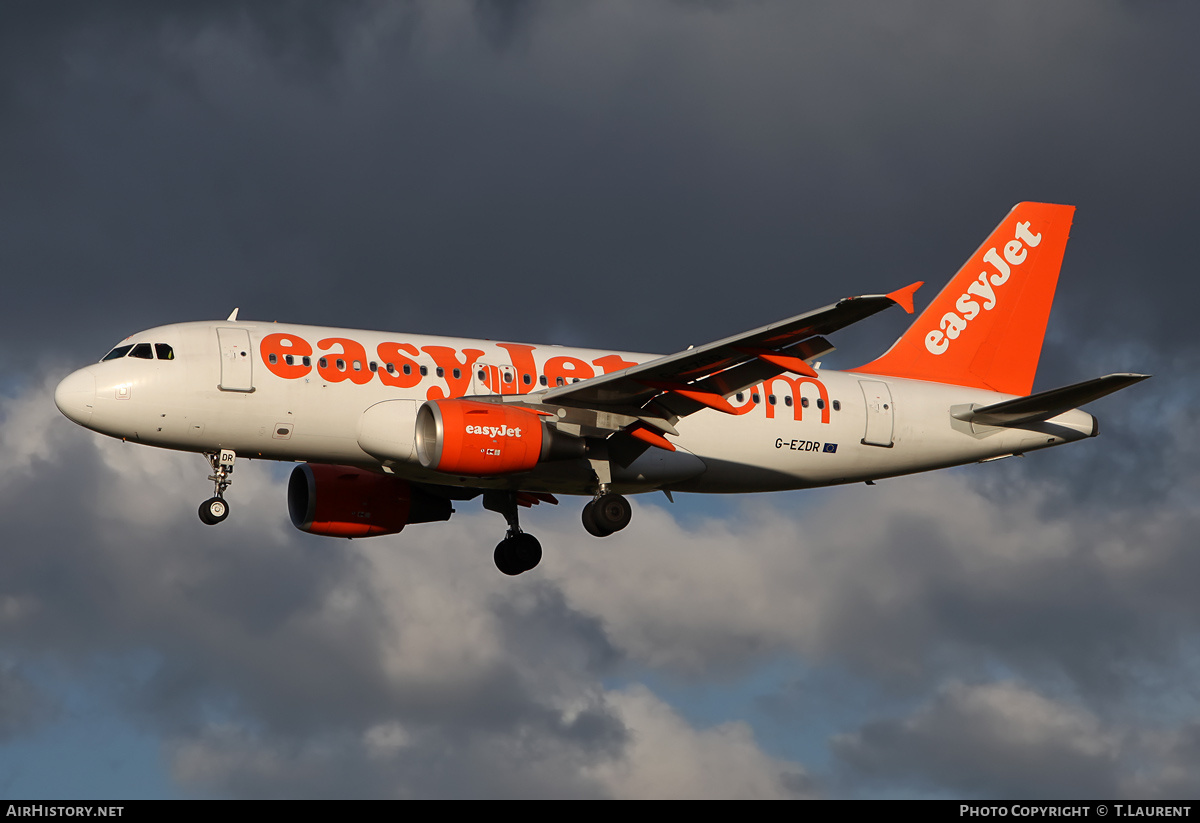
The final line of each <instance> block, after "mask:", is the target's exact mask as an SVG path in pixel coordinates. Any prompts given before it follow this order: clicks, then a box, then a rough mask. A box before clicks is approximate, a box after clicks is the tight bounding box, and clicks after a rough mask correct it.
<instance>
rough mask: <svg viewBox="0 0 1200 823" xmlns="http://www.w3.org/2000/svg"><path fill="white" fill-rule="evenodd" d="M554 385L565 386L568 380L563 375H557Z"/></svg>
mask: <svg viewBox="0 0 1200 823" xmlns="http://www.w3.org/2000/svg"><path fill="white" fill-rule="evenodd" d="M554 385H556V386H565V385H566V382H565V381H564V380H563V379H562V378H561V377H556V378H554Z"/></svg>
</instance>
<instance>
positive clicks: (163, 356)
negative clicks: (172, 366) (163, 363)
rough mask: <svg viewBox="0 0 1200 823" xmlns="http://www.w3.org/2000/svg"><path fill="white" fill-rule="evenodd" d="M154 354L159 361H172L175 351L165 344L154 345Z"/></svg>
mask: <svg viewBox="0 0 1200 823" xmlns="http://www.w3.org/2000/svg"><path fill="white" fill-rule="evenodd" d="M154 353H155V354H157V355H158V359H159V360H174V359H175V351H174V349H172V348H171V347H170V346H168V345H167V344H166V343H155V344H154Z"/></svg>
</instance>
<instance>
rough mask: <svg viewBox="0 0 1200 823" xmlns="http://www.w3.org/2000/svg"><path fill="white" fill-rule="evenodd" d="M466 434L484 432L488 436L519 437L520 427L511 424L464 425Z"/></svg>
mask: <svg viewBox="0 0 1200 823" xmlns="http://www.w3.org/2000/svg"><path fill="white" fill-rule="evenodd" d="M463 431H465V432H466V433H467V434H486V435H487V436H488V437H520V436H521V429H520V428H519V427H518V428H515V429H514V428H513V427H512V426H466V427H465V428H464V429H463Z"/></svg>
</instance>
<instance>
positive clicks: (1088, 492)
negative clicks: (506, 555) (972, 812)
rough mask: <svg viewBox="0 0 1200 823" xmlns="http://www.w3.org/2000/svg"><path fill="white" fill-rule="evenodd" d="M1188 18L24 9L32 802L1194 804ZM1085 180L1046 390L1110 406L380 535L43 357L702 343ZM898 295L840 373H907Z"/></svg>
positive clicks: (8, 273) (11, 581)
mask: <svg viewBox="0 0 1200 823" xmlns="http://www.w3.org/2000/svg"><path fill="white" fill-rule="evenodd" d="M1197 30H1200V9H1198V8H1197V6H1196V5H1195V4H1190V3H1183V2H1158V3H1119V2H1107V3H1105V2H1066V1H1064V2H1057V3H1043V2H1006V3H992V4H957V3H933V2H917V1H916V0H912V1H911V2H895V1H894V0H887V1H886V2H873V3H861V2H860V3H833V2H829V3H803V4H802V3H791V2H767V1H766V0H764V1H763V2H745V3H732V2H720V1H719V0H712V1H711V2H666V1H665V0H664V1H663V2H632V1H631V2H578V3H552V2H547V1H545V0H543V1H542V2H538V0H522V1H521V2H517V1H516V0H514V1H513V2H484V0H476V2H466V0H463V1H462V2H439V3H432V2H429V3H421V2H412V3H402V2H362V3H338V4H328V3H323V2H311V3H309V2H296V3H288V4H271V5H265V4H257V3H255V4H251V3H243V2H236V0H225V1H224V2H212V3H207V4H203V5H201V4H193V3H187V4H183V3H180V4H174V3H164V2H133V1H132V0H128V1H127V2H114V3H107V4H95V3H90V2H78V3H68V2H63V3H54V4H49V3H40V2H19V1H16V0H14V2H7V3H4V4H3V5H0V283H2V284H3V294H4V301H3V305H4V308H5V310H6V311H5V320H4V323H3V325H2V326H0V341H2V343H3V348H4V351H5V352H6V353H7V356H6V357H4V358H3V360H2V361H0V427H2V428H0V454H4V455H5V457H6V467H5V471H4V472H3V473H2V474H0V517H2V518H3V522H4V524H5V525H4V534H3V537H2V538H0V546H2V547H3V549H2V555H0V556H2V561H3V562H2V566H0V569H2V571H0V796H5V797H14V796H25V797H28V796H43V797H57V798H68V797H110V796H111V797H297V796H322V797H343V796H357V797H363V796H380V797H430V796H433V797H481V796H484V797H622V798H624V797H672V796H715V797H859V798H867V797H963V798H967V797H1009V796H1011V797H1108V798H1116V797H1143V798H1150V797H1184V796H1188V797H1194V796H1196V795H1197V794H1198V793H1200V777H1198V776H1197V775H1198V774H1200V773H1198V771H1197V769H1196V763H1197V761H1198V760H1200V701H1198V699H1197V694H1196V691H1195V683H1196V682H1197V676H1198V675H1200V665H1198V663H1200V599H1198V598H1197V597H1196V596H1195V594H1194V590H1195V586H1196V581H1197V580H1200V552H1198V551H1197V546H1196V542H1195V540H1196V539H1195V535H1196V534H1198V533H1200V502H1198V495H1197V493H1198V492H1200V483H1198V482H1197V473H1196V470H1195V466H1196V465H1197V462H1198V461H1200V447H1198V446H1197V444H1196V442H1195V441H1194V440H1193V439H1192V437H1191V433H1192V430H1193V429H1194V428H1195V427H1196V424H1197V419H1198V416H1197V412H1196V406H1197V401H1198V400H1200V397H1198V394H1200V392H1198V391H1197V383H1196V380H1195V378H1194V377H1193V375H1194V374H1195V373H1196V371H1197V368H1198V366H1200V338H1198V336H1197V334H1196V331H1195V329H1196V324H1195V321H1194V319H1193V317H1192V314H1193V312H1194V311H1195V306H1196V305H1197V304H1198V303H1200V277H1197V276H1196V275H1197V266H1198V263H1197V253H1196V250H1195V242H1194V239H1193V234H1194V231H1195V226H1196V225H1197V223H1198V222H1200V200H1198V198H1197V195H1196V192H1197V191H1198V190H1200V162H1198V161H1197V158H1196V146H1197V145H1200V139H1198V138H1200V134H1198V130H1197V123H1198V120H1200V105H1198V104H1200V60H1198V59H1197V57H1196V56H1195V48H1194V35H1195V32H1196V31H1197ZM1021 200H1042V201H1048V202H1061V203H1070V204H1074V205H1076V206H1077V207H1078V211H1077V213H1076V216H1075V225H1074V228H1073V231H1072V238H1071V243H1070V245H1069V247H1068V250H1067V256H1066V261H1065V264H1064V268H1063V275H1062V280H1061V282H1060V286H1059V290H1058V300H1057V303H1056V306H1055V310H1054V313H1053V315H1052V317H1051V322H1050V330H1049V334H1048V337H1047V343H1046V348H1045V351H1044V354H1043V358H1042V365H1041V369H1040V371H1039V375H1038V381H1037V384H1036V388H1038V389H1045V388H1051V387H1054V386H1057V385H1062V384H1065V383H1070V382H1075V381H1077V380H1082V379H1086V378H1089V377H1093V376H1097V375H1100V374H1104V373H1109V372H1118V371H1140V372H1149V373H1153V374H1155V378H1154V379H1153V380H1151V381H1149V382H1147V383H1144V384H1140V385H1138V386H1137V387H1135V388H1132V389H1129V390H1128V391H1126V392H1123V393H1121V394H1119V395H1115V396H1113V397H1110V398H1107V399H1104V400H1102V401H1099V402H1098V403H1096V404H1095V405H1094V406H1093V407H1091V410H1092V411H1093V412H1095V413H1096V414H1097V415H1098V416H1099V417H1100V418H1101V421H1102V429H1101V436H1100V437H1099V438H1097V439H1095V440H1089V441H1087V442H1084V443H1080V444H1076V445H1073V446H1070V447H1068V448H1064V449H1057V450H1052V451H1049V452H1042V453H1038V454H1035V455H1031V456H1029V457H1027V458H1025V459H1022V460H1008V461H1001V462H999V463H994V464H988V465H984V466H972V467H966V468H962V469H957V470H953V471H948V472H942V473H938V474H933V475H928V476H922V477H914V478H907V479H897V480H890V481H884V482H880V483H879V484H878V485H877V486H874V487H866V486H853V487H846V488H841V489H830V490H822V491H818V492H806V493H802V492H796V493H786V494H774V495H763V496H745V497H729V498H720V499H716V500H712V499H704V498H694V497H690V496H678V497H677V501H678V502H677V503H676V504H675V505H670V504H668V503H667V502H666V500H665V499H664V498H662V496H661V495H660V496H656V497H650V498H647V499H640V498H639V499H635V500H634V506H635V512H634V520H633V524H632V525H631V526H630V528H628V529H627V530H625V531H623V532H621V533H620V534H618V535H615V536H613V537H612V538H610V539H608V540H607V541H604V542H600V541H596V540H595V539H594V538H591V537H589V536H588V535H587V534H586V533H585V532H584V531H583V529H582V527H581V525H580V523H579V504H580V502H581V501H578V500H567V501H564V503H567V505H562V506H559V507H557V508H551V509H550V510H548V511H547V510H546V509H547V508H549V507H541V509H540V510H537V511H534V512H533V513H531V514H529V515H527V516H526V518H525V520H524V523H525V525H526V526H527V527H528V528H529V529H530V530H531V531H533V532H534V533H536V534H537V535H538V537H539V538H540V539H541V540H542V543H543V545H544V546H546V547H547V554H546V559H545V560H544V561H543V563H542V565H541V566H540V567H539V568H538V569H537V570H536V572H533V573H530V574H527V575H524V576H522V577H520V578H517V579H508V578H505V577H503V576H502V575H500V574H499V573H498V572H497V571H496V570H495V568H494V567H493V565H492V560H491V548H492V547H493V546H494V545H495V542H496V541H497V540H498V539H499V537H500V536H501V535H502V532H503V524H502V521H501V520H500V518H499V517H498V516H496V515H495V514H492V513H487V512H482V511H480V508H479V507H478V505H476V504H466V505H463V506H460V507H459V508H460V512H459V514H458V515H456V516H455V518H454V519H453V520H452V521H451V522H449V523H445V524H432V525H425V526H415V527H412V528H410V529H408V530H406V531H405V532H404V533H403V534H402V535H399V536H396V537H387V538H379V539H376V540H364V541H354V542H343V541H333V540H328V539H322V538H316V537H310V536H308V535H304V534H301V533H300V532H297V531H295V530H294V529H293V528H292V527H291V525H290V524H289V522H288V520H287V514H286V506H285V503H284V480H285V478H286V474H285V471H284V469H282V468H281V467H278V466H272V465H269V464H262V463H254V464H249V465H246V466H244V467H240V468H239V470H238V474H237V477H236V483H235V485H234V486H233V487H232V488H231V490H230V496H231V499H232V500H233V512H234V513H233V516H232V517H231V518H230V520H229V521H227V522H226V523H225V524H223V525H222V526H221V527H220V528H217V529H213V528H207V527H205V526H203V525H202V524H200V522H199V521H198V519H197V518H196V505H197V504H198V503H199V501H200V500H202V499H203V498H205V497H207V496H208V494H209V492H210V488H211V487H210V485H209V484H208V483H207V482H206V481H205V479H204V478H205V475H206V474H207V471H206V469H207V467H206V465H205V464H204V462H203V460H202V459H201V458H199V457H197V456H195V455H179V454H174V453H168V452H159V451H155V450H151V449H147V448H143V447H140V446H133V445H123V444H121V443H119V442H116V441H112V440H108V439H105V438H102V437H100V436H99V435H95V434H93V433H91V432H88V431H85V430H83V429H80V428H78V427H76V426H74V425H73V424H71V423H70V422H68V421H67V420H66V419H65V418H63V417H61V416H60V415H59V414H58V413H57V411H56V410H55V408H54V405H53V402H52V392H53V386H54V385H55V383H56V382H57V381H58V380H59V379H60V378H61V377H62V376H63V375H64V374H66V373H67V372H68V371H70V370H72V369H74V368H77V367H79V366H81V365H84V364H86V363H89V362H92V361H94V360H96V359H97V358H98V357H100V356H101V355H102V354H103V353H104V352H105V351H106V350H107V349H108V348H109V347H110V346H111V345H113V344H114V343H116V342H117V341H118V340H120V339H121V338H123V337H124V336H126V335H127V334H130V333H132V332H133V331H136V330H138V329H143V328H147V327H150V326H156V325H160V324H164V323H169V322H175V321H183V320H199V319H213V318H222V317H225V316H226V315H227V314H228V313H229V311H230V310H231V309H232V308H233V307H234V306H240V307H241V312H242V316H243V317H247V318H255V319H265V320H273V319H277V320H281V321H293V322H303V323H313V324H326V325H342V326H352V327H366V328H380V329H390V330H397V331H412V332H428V333H442V334H452V335H463V336H478V337H493V338H505V339H517V340H529V341H534V342H555V343H563V344H577V345H586V346H595V347H600V348H604V347H612V348H618V349H626V350H642V351H661V352H670V351H675V350H677V349H681V348H684V347H686V346H687V345H688V344H698V343H703V342H706V341H708V340H712V339H716V338H719V337H723V336H725V335H728V334H731V333H734V332H736V331H739V330H742V329H745V328H750V327H753V326H757V325H761V324H763V323H766V322H770V321H773V320H777V319H779V318H781V317H784V316H787V315H791V314H796V313H799V312H801V311H805V310H808V309H811V308H816V307H818V306H822V305H825V304H827V303H829V302H832V301H833V300H836V299H837V298H840V297H842V296H845V295H850V294H862V293H873V292H886V291H890V290H892V289H894V288H897V287H899V286H902V285H904V284H907V283H909V282H911V281H913V280H916V279H923V280H927V281H929V282H930V286H929V287H927V289H926V293H925V294H923V295H918V304H920V303H922V298H924V300H928V299H929V298H930V297H932V295H933V294H934V293H936V290H937V289H938V288H940V286H941V284H942V283H944V282H945V280H946V279H947V278H948V277H949V276H950V275H951V274H952V273H953V271H954V270H955V269H956V268H957V267H958V265H959V264H961V262H962V261H963V260H965V259H966V257H967V256H968V255H969V254H970V253H971V252H972V251H973V250H974V249H975V248H976V246H977V245H978V243H979V242H980V241H981V240H982V239H983V238H984V237H985V236H986V233H987V232H988V231H990V230H991V228H992V227H993V226H994V225H995V224H996V223H997V222H999V220H1000V219H1001V217H1002V216H1003V215H1004V214H1005V213H1006V212H1007V211H1008V209H1009V208H1010V207H1011V206H1012V205H1013V204H1014V203H1016V202H1018V201H1021ZM905 322H906V321H905V317H904V315H902V314H901V313H900V312H898V311H897V312H896V313H895V314H892V313H891V312H888V313H885V314H883V315H879V316H877V317H875V318H872V319H870V320H868V321H865V322H864V323H862V324H860V325H859V326H856V327H854V328H853V329H852V330H846V331H843V332H842V333H841V334H840V335H838V336H837V337H836V339H835V340H834V342H835V343H836V344H837V345H838V346H839V351H838V352H837V354H835V355H833V356H832V357H831V358H828V359H827V360H826V366H827V367H833V368H837V367H849V366H854V365H858V364H859V363H861V362H863V361H865V360H868V359H870V358H871V357H873V356H874V355H876V354H878V353H879V351H881V350H882V349H883V348H884V347H886V345H888V344H889V343H890V341H891V340H892V339H894V338H895V337H896V336H897V335H898V334H899V333H900V332H901V331H902V330H903V328H904V326H905Z"/></svg>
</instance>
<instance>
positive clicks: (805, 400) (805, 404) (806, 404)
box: [800, 397, 808, 409]
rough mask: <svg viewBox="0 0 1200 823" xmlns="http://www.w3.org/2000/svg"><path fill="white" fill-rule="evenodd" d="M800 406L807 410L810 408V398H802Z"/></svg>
mask: <svg viewBox="0 0 1200 823" xmlns="http://www.w3.org/2000/svg"><path fill="white" fill-rule="evenodd" d="M800 405H801V406H803V407H804V408H806V409H807V408H808V398H807V397H801V398H800Z"/></svg>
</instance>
